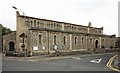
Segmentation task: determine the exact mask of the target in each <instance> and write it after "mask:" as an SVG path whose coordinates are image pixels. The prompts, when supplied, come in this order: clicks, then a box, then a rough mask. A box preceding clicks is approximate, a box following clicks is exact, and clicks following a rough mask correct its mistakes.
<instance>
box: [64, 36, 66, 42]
mask: <svg viewBox="0 0 120 73" xmlns="http://www.w3.org/2000/svg"><path fill="white" fill-rule="evenodd" d="M64 44H66V37H65V36H64Z"/></svg>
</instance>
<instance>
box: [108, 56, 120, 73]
mask: <svg viewBox="0 0 120 73" xmlns="http://www.w3.org/2000/svg"><path fill="white" fill-rule="evenodd" d="M115 57H117V55H115V56H113V57H111V58H110V59H109V61H108V63H107V64H106V66H107V67H108V68H109V69H111V70H114V71H118V72H120V70H119V69H117V68H114V67H113V66H112V63H113V61H114V59H115Z"/></svg>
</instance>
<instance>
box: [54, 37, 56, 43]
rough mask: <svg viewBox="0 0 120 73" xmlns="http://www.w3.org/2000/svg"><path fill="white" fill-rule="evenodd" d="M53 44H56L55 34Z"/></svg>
mask: <svg viewBox="0 0 120 73" xmlns="http://www.w3.org/2000/svg"><path fill="white" fill-rule="evenodd" d="M54 45H56V36H54Z"/></svg>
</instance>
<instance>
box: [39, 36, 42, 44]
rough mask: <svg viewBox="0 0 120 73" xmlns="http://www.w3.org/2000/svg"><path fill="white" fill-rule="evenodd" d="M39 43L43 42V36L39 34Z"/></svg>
mask: <svg viewBox="0 0 120 73" xmlns="http://www.w3.org/2000/svg"><path fill="white" fill-rule="evenodd" d="M39 44H42V36H41V34H39Z"/></svg>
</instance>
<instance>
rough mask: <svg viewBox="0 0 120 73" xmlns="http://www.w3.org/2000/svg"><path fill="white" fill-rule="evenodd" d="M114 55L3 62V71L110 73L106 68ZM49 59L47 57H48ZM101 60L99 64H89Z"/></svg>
mask: <svg viewBox="0 0 120 73" xmlns="http://www.w3.org/2000/svg"><path fill="white" fill-rule="evenodd" d="M115 54H116V53H106V54H97V55H96V54H93V55H86V56H83V55H76V56H71V57H68V58H63V59H62V58H60V59H48V60H42V61H41V59H39V58H34V59H33V61H16V60H3V62H2V70H3V71H111V70H110V69H109V68H107V66H106V64H107V62H108V60H109V59H110V58H111V57H112V56H114V55H115ZM48 58H49V57H48ZM94 59H101V60H99V63H95V62H90V61H91V60H94Z"/></svg>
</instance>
